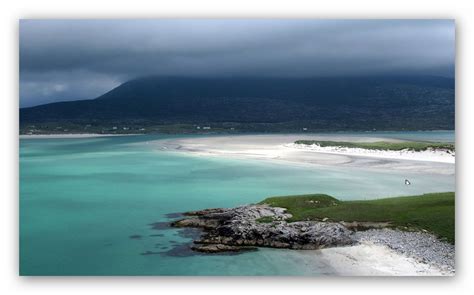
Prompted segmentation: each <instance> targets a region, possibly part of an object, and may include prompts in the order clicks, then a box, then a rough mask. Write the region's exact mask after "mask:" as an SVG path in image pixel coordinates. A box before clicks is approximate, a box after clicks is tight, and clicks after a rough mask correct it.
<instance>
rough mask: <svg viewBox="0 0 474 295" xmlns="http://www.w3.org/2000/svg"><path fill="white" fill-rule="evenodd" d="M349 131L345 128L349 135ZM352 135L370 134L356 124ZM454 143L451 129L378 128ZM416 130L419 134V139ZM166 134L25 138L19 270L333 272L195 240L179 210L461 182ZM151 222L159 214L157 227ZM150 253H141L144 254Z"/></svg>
mask: <svg viewBox="0 0 474 295" xmlns="http://www.w3.org/2000/svg"><path fill="white" fill-rule="evenodd" d="M346 134H347V133H346ZM352 135H353V136H367V133H357V134H356V133H354V134H352ZM373 135H376V136H377V137H381V136H387V137H391V138H401V139H415V140H416V139H418V140H433V141H454V133H453V132H444V131H443V132H416V133H412V132H406V133H401V132H399V133H395V132H390V133H388V134H387V133H378V132H377V133H375V134H373ZM417 136H418V137H417ZM169 137H170V136H166V137H165V136H133V137H132V136H124V137H102V138H81V139H22V140H21V142H20V273H21V274H23V275H326V274H333V273H334V271H333V270H332V268H331V266H330V265H328V264H327V263H324V262H322V261H320V260H318V258H317V256H316V255H315V257H314V258H311V259H308V255H307V253H301V252H299V251H289V250H278V249H260V250H258V251H255V252H247V253H243V254H239V255H199V254H196V253H192V252H190V251H189V250H188V245H187V243H189V241H191V236H192V235H193V234H195V233H194V232H192V231H189V230H186V231H184V232H183V231H179V230H177V229H170V228H168V227H166V224H167V223H168V222H169V221H170V220H172V219H173V218H176V215H174V214H172V213H178V212H183V211H189V210H196V209H202V208H209V207H231V206H235V205H240V204H246V203H251V202H258V201H260V200H262V199H263V198H265V197H267V196H274V195H289V194H304V193H327V194H330V195H332V196H335V197H337V198H339V199H344V200H347V199H370V198H378V197H386V196H398V195H411V194H419V193H425V192H437V191H454V186H455V184H454V176H449V175H448V176H446V175H428V174H426V175H424V174H417V173H410V174H409V175H408V177H409V178H410V180H412V183H413V184H414V185H412V186H405V185H404V184H403V180H404V179H405V178H407V172H381V171H380V170H377V171H375V170H367V169H365V170H364V169H355V168H354V169H348V168H343V169H337V168H323V167H304V166H298V167H292V166H288V165H285V164H278V163H269V162H266V161H265V162H260V161H254V160H237V159H232V160H231V159H222V158H204V157H190V156H183V155H179V154H177V153H171V152H164V151H156V150H153V149H152V145H148V144H146V142H147V141H150V140H155V139H159V138H169ZM151 223H157V224H156V227H158V228H159V229H153V228H152V226H150V224H151ZM147 253H148V254H150V255H143V254H147Z"/></svg>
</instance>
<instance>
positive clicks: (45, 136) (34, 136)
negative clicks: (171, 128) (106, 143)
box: [19, 133, 142, 139]
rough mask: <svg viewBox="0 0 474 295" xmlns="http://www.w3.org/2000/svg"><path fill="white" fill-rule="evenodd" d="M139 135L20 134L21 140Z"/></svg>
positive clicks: (129, 134) (133, 134)
mask: <svg viewBox="0 0 474 295" xmlns="http://www.w3.org/2000/svg"><path fill="white" fill-rule="evenodd" d="M137 135H142V134H139V133H127V134H100V133H70V134H20V135H19V138H20V139H54V138H93V137H111V136H137Z"/></svg>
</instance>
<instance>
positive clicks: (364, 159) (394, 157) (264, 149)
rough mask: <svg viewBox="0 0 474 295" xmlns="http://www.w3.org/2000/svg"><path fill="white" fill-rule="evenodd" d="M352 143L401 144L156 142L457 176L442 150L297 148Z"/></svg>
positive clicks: (276, 138)
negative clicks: (306, 144) (317, 144)
mask: <svg viewBox="0 0 474 295" xmlns="http://www.w3.org/2000/svg"><path fill="white" fill-rule="evenodd" d="M305 139H307V140H333V141H349V142H371V141H393V142H396V141H400V140H396V139H388V138H377V137H355V136H344V135H337V136H336V135H306V134H305V135H297V134H296V135H295V134H291V135H238V136H208V137H193V138H180V139H168V140H158V141H155V142H154V143H155V145H156V147H157V148H158V149H160V150H170V151H177V152H182V153H185V154H189V155H196V156H220V157H233V158H251V159H261V160H271V161H285V162H291V163H293V164H299V165H330V166H341V165H345V166H349V167H368V168H381V169H396V170H407V171H415V172H425V173H436V174H448V175H453V174H454V163H455V157H454V155H452V154H448V153H446V152H442V151H425V152H413V151H379V150H363V149H347V148H345V149H343V148H337V147H329V148H321V147H317V146H305V145H296V144H294V142H295V141H296V140H305Z"/></svg>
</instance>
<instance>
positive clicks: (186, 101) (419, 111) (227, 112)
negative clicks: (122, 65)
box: [20, 77, 454, 130]
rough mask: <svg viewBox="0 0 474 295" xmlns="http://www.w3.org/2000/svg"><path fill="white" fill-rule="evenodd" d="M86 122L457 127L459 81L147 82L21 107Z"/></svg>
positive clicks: (35, 114)
mask: <svg viewBox="0 0 474 295" xmlns="http://www.w3.org/2000/svg"><path fill="white" fill-rule="evenodd" d="M88 121H93V122H100V121H104V122H113V121H114V122H127V121H143V122H148V123H150V122H152V123H156V124H177V123H184V124H185V123H189V124H200V123H213V122H214V123H223V122H233V123H240V124H247V125H248V124H253V123H255V124H263V123H265V124H278V125H279V126H283V125H285V124H286V125H292V126H300V125H305V126H306V125H308V126H311V127H312V128H315V129H318V130H325V129H327V130H335V129H364V130H367V129H374V128H376V129H453V128H454V79H451V78H441V77H357V78H354V77H346V78H304V79H296V78H295V79H291V78H163V77H147V78H141V79H136V80H132V81H129V82H126V83H124V84H122V85H120V86H119V87H117V88H115V89H113V90H111V91H109V92H107V93H105V94H104V95H102V96H100V97H98V98H96V99H92V100H80V101H70V102H58V103H51V104H45V105H40V106H36V107H30V108H22V109H20V122H21V123H22V124H27V123H28V124H29V123H37V122H88ZM297 128H299V127H297Z"/></svg>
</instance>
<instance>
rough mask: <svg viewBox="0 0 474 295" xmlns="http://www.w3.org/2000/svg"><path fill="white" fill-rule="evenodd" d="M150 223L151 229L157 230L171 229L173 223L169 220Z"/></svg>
mask: <svg viewBox="0 0 474 295" xmlns="http://www.w3.org/2000/svg"><path fill="white" fill-rule="evenodd" d="M148 225H149V226H150V227H151V229H155V230H166V229H171V224H170V223H169V222H163V221H159V222H153V223H150V224H148Z"/></svg>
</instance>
